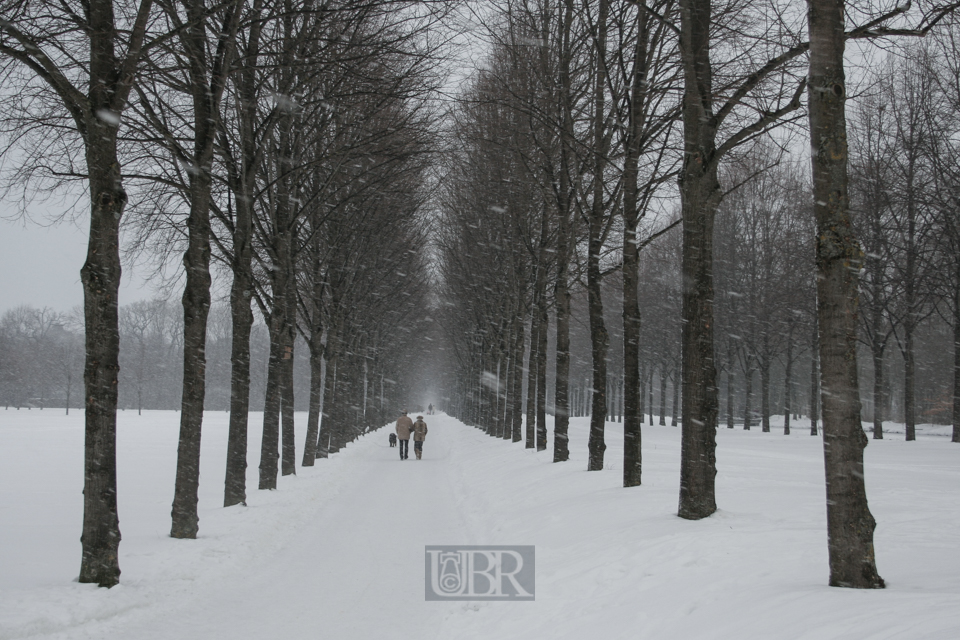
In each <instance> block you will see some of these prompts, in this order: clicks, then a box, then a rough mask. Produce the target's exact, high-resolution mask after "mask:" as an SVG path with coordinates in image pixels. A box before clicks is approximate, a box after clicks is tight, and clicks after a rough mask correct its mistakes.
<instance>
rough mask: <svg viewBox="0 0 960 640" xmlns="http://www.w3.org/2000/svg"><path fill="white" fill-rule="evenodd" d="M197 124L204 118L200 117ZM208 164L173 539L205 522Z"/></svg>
mask: <svg viewBox="0 0 960 640" xmlns="http://www.w3.org/2000/svg"><path fill="white" fill-rule="evenodd" d="M195 108H196V106H195ZM197 119H198V121H199V119H200V113H199V112H198V116H197ZM211 135H212V134H211ZM198 137H199V136H198ZM206 162H207V163H206V164H203V165H201V166H200V167H199V168H198V170H197V172H196V173H193V174H191V176H190V191H191V194H190V195H191V197H190V200H191V202H190V218H189V219H188V221H187V229H188V232H189V238H188V241H187V242H188V246H187V252H186V254H185V255H184V256H183V266H184V271H185V272H186V276H187V277H186V284H185V285H184V288H183V394H182V398H181V403H180V443H179V445H178V447H177V478H176V487H175V489H174V493H173V509H172V512H171V517H172V524H171V527H170V536H171V537H173V538H196V537H197V531H198V529H199V522H200V520H199V516H198V514H197V500H198V495H197V491H198V490H199V488H200V429H201V425H202V422H203V400H204V393H205V389H206V360H207V358H206V343H207V315H208V313H209V311H210V186H211V182H210V165H209V160H207V161H206Z"/></svg>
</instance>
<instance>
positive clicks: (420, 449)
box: [413, 440, 423, 460]
mask: <svg viewBox="0 0 960 640" xmlns="http://www.w3.org/2000/svg"><path fill="white" fill-rule="evenodd" d="M413 450H414V451H416V453H417V460H419V459H420V456H421V455H423V441H422V440H418V441H416V442H414V443H413Z"/></svg>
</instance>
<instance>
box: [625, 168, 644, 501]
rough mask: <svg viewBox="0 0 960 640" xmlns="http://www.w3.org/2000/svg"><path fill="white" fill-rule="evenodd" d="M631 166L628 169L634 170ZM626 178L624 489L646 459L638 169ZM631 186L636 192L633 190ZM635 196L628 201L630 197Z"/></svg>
mask: <svg viewBox="0 0 960 640" xmlns="http://www.w3.org/2000/svg"><path fill="white" fill-rule="evenodd" d="M632 165H633V163H631V165H628V166H632ZM625 173H627V175H626V177H625V178H624V180H625V183H626V185H627V186H626V189H627V192H626V193H625V194H624V201H625V202H624V207H623V223H624V229H623V413H624V420H623V486H624V487H636V486H639V485H640V480H641V472H642V467H643V458H642V453H641V449H640V444H641V432H640V416H641V415H642V414H643V409H642V408H641V407H640V300H639V295H638V289H637V286H638V284H639V280H640V271H639V264H640V255H639V251H638V249H637V248H638V246H639V245H638V239H637V220H638V217H639V214H638V212H637V205H636V194H635V191H636V188H635V185H636V181H637V176H636V168H635V166H634V167H633V169H631V171H629V172H625ZM631 186H633V187H634V188H633V189H631ZM631 191H632V192H634V194H633V195H632V196H630V198H629V201H628V198H627V193H630V192H631Z"/></svg>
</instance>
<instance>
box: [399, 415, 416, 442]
mask: <svg viewBox="0 0 960 640" xmlns="http://www.w3.org/2000/svg"><path fill="white" fill-rule="evenodd" d="M411 431H413V420H411V419H410V418H409V416H400V418H399V419H398V420H397V437H398V438H400V439H401V440H409V439H410V432H411Z"/></svg>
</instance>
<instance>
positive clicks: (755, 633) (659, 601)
mask: <svg viewBox="0 0 960 640" xmlns="http://www.w3.org/2000/svg"><path fill="white" fill-rule="evenodd" d="M297 418H298V421H299V423H298V426H299V427H300V431H301V432H302V430H303V426H304V425H305V422H306V417H305V416H304V415H298V416H297ZM260 420H261V417H260V415H259V414H253V415H252V416H251V433H250V456H249V459H248V460H249V469H248V481H247V482H248V488H249V489H248V502H249V506H248V507H232V508H230V509H223V508H221V507H220V505H221V503H222V485H223V472H224V457H225V451H226V433H227V414H225V413H208V414H207V416H206V419H205V422H204V435H203V457H202V470H201V476H202V477H201V495H200V538H199V539H198V540H195V541H187V540H173V539H171V538H169V537H168V535H167V534H168V531H169V513H170V503H171V499H172V494H173V480H174V472H175V458H176V445H177V429H178V414H176V413H173V412H151V413H145V414H144V415H143V416H137V414H136V413H135V412H130V411H127V412H122V413H121V414H120V427H119V501H120V528H121V531H122V533H123V542H122V543H121V546H120V554H121V558H120V566H121V569H122V571H123V574H122V576H121V584H120V586H118V587H115V588H113V589H110V590H106V589H98V588H97V587H94V586H91V585H80V584H77V583H76V582H74V580H75V579H76V575H77V572H78V570H79V563H80V543H79V536H80V522H81V507H82V501H81V493H80V492H81V489H82V460H83V456H82V440H83V429H82V414H81V413H80V412H76V413H75V414H74V415H71V416H69V417H65V416H63V415H61V414H59V413H57V412H55V411H51V410H49V409H48V410H46V411H43V412H40V411H37V410H33V411H25V410H21V411H19V412H15V411H13V410H9V411H6V412H3V413H0V638H3V639H10V638H111V639H113V640H125V639H128V638H129V639H137V640H139V639H141V638H142V639H152V638H177V639H178V640H187V639H191V640H192V639H201V640H205V639H207V638H211V639H212V638H228V639H230V640H240V639H245V638H271V637H277V638H284V639H286V640H299V639H313V638H316V639H320V638H324V639H349V640H366V639H370V640H375V639H380V638H390V639H401V640H406V639H411V640H413V639H417V640H420V639H427V638H431V639H432V638H437V639H443V640H446V639H458V640H459V639H461V638H478V639H480V638H483V639H486V638H605V639H606V638H613V639H618V638H641V639H647V638H651V639H657V640H659V639H674V638H677V639H681V638H682V639H687V638H736V639H741V638H747V639H751V638H811V639H813V638H816V639H819V638H925V639H926V638H944V639H947V638H951V639H955V638H958V637H960V606H958V605H960V550H958V548H957V544H956V535H957V532H958V531H960V502H958V500H957V493H958V491H960V445H956V444H951V443H950V442H949V438H945V437H943V435H942V433H944V430H943V429H938V428H931V429H921V430H920V436H919V438H920V439H919V440H918V441H917V442H914V443H905V442H903V441H902V435H899V434H894V433H890V434H889V439H887V440H883V441H871V442H870V446H869V447H868V448H867V451H866V461H867V476H866V477H867V490H868V495H869V498H870V507H871V509H872V511H873V513H874V515H875V517H876V519H877V521H878V527H877V532H876V546H877V565H878V568H879V570H880V574H881V575H882V576H883V577H884V579H885V580H886V581H887V585H888V588H887V589H886V590H883V591H854V590H846V589H833V588H829V587H827V586H825V585H826V581H827V549H826V540H825V537H826V534H825V516H824V488H823V462H822V445H821V440H820V438H815V437H811V436H810V435H808V429H807V428H805V426H806V423H805V421H802V422H801V423H800V424H799V425H796V427H797V428H796V429H795V431H794V433H795V435H792V436H789V437H785V436H783V435H781V434H780V433H778V432H776V431H775V432H774V433H770V434H764V433H761V432H760V431H759V429H757V430H754V431H750V432H743V431H741V430H739V429H737V430H727V429H724V428H721V429H720V430H719V432H718V440H719V446H718V450H717V457H718V467H719V474H718V477H717V482H718V504H719V506H720V511H719V512H718V513H716V514H715V515H714V516H712V517H710V518H708V519H706V520H703V521H699V522H688V521H684V520H681V519H679V518H677V517H676V515H675V514H676V507H677V491H678V487H677V483H678V477H679V429H677V428H672V427H660V426H650V425H644V431H643V438H644V485H643V486H642V487H637V488H633V489H629V490H627V489H622V488H621V487H620V483H621V473H620V464H621V460H620V458H621V452H622V449H621V438H622V430H621V428H620V425H618V424H615V423H609V424H608V431H607V443H608V449H607V453H606V456H607V458H606V459H607V469H605V470H604V471H603V472H599V473H588V472H586V471H584V469H585V467H586V434H587V429H586V419H585V418H579V419H575V420H574V421H573V425H572V428H571V451H572V454H573V459H572V460H571V461H570V462H569V463H565V464H552V462H551V460H552V451H545V452H541V453H534V452H531V451H527V450H524V449H523V448H522V445H515V444H510V443H506V442H502V441H497V440H493V439H491V438H489V437H487V436H485V435H484V434H482V433H481V432H479V431H477V430H475V429H472V428H468V427H464V426H463V425H461V424H460V423H458V422H456V421H455V420H453V419H452V418H448V417H445V416H434V417H432V419H428V423H429V425H430V435H429V436H428V439H427V443H426V446H425V453H424V460H422V461H417V460H415V459H414V458H413V457H411V459H410V460H408V461H406V462H402V463H401V462H400V461H399V459H398V456H397V450H396V449H390V448H389V447H388V446H387V431H386V430H381V431H378V432H375V433H373V434H370V435H368V436H366V437H365V438H362V439H361V440H359V441H358V442H355V443H352V444H351V445H350V446H349V447H348V448H347V449H346V450H345V451H343V452H341V453H340V454H337V455H335V456H333V457H332V458H331V459H329V460H321V461H318V466H316V467H314V468H313V469H298V473H299V475H298V476H297V477H288V478H281V479H280V485H279V486H280V488H279V490H278V491H274V492H261V491H257V490H256V488H255V487H256V477H257V464H258V461H259V442H260V434H259V425H260ZM891 427H893V430H896V428H895V426H894V425H891ZM300 437H301V436H300V435H298V443H300ZM551 444H552V443H551ZM300 445H301V446H302V443H300ZM298 460H299V458H298ZM427 544H531V545H535V546H536V552H537V593H536V601H535V602H499V603H475V602H456V603H454V602H425V601H424V583H423V580H424V573H423V548H424V545H427Z"/></svg>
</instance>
